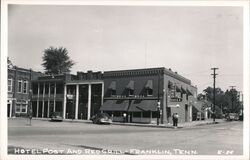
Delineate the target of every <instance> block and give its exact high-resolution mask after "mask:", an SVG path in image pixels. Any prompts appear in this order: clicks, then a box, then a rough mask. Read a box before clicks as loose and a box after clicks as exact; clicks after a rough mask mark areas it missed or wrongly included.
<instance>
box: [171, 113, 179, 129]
mask: <svg viewBox="0 0 250 160" xmlns="http://www.w3.org/2000/svg"><path fill="white" fill-rule="evenodd" d="M172 118H173V126H174V128H177V126H178V118H179V116H178V114H177V113H174V114H173V116H172Z"/></svg>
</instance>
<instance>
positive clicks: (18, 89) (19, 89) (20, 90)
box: [17, 80, 23, 93]
mask: <svg viewBox="0 0 250 160" xmlns="http://www.w3.org/2000/svg"><path fill="white" fill-rule="evenodd" d="M22 90H23V81H22V80H18V87H17V92H19V93H21V92H22Z"/></svg>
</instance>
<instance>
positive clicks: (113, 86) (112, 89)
mask: <svg viewBox="0 0 250 160" xmlns="http://www.w3.org/2000/svg"><path fill="white" fill-rule="evenodd" d="M108 89H109V92H110V96H111V97H112V96H115V95H116V81H112V82H111V83H110V85H109V87H108Z"/></svg>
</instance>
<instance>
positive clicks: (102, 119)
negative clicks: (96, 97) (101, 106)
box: [90, 113, 112, 124]
mask: <svg viewBox="0 0 250 160" xmlns="http://www.w3.org/2000/svg"><path fill="white" fill-rule="evenodd" d="M90 120H92V122H93V123H94V124H111V123H112V120H111V118H110V116H109V115H108V114H107V113H98V114H96V115H94V116H93V117H91V118H90Z"/></svg>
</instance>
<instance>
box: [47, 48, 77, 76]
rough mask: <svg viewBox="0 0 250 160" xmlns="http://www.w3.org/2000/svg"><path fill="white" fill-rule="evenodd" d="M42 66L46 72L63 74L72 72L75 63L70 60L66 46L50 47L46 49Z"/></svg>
mask: <svg viewBox="0 0 250 160" xmlns="http://www.w3.org/2000/svg"><path fill="white" fill-rule="evenodd" d="M42 58H43V63H42V66H43V67H44V69H45V73H46V74H62V73H65V72H70V69H71V67H72V66H73V65H74V64H75V63H74V62H73V61H72V60H70V58H69V56H68V51H67V49H66V48H63V47H59V48H54V47H50V48H48V49H45V50H44V55H43V57H42Z"/></svg>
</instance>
